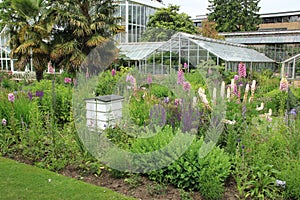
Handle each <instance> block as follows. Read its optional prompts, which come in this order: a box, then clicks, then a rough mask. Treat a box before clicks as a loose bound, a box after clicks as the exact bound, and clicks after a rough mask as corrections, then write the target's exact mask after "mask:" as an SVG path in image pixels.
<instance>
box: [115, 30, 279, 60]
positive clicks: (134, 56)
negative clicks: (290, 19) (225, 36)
mask: <svg viewBox="0 0 300 200" xmlns="http://www.w3.org/2000/svg"><path fill="white" fill-rule="evenodd" d="M183 40H184V41H185V42H184V41H183ZM190 42H191V43H194V44H195V45H197V46H199V47H200V48H202V49H205V50H207V51H208V52H210V53H211V54H214V55H215V56H217V57H219V58H221V59H222V60H224V61H227V62H274V60H272V59H270V58H268V57H266V56H265V55H264V54H262V53H259V52H257V51H255V50H253V49H250V48H247V46H245V45H242V44H235V43H230V42H227V41H223V40H215V39H211V38H206V37H202V36H197V35H191V34H187V33H181V32H180V33H176V34H175V35H173V36H172V37H171V39H170V40H169V41H166V42H154V43H153V42H148V43H128V44H120V45H119V48H120V51H121V53H124V54H125V55H126V57H128V58H129V59H130V60H143V59H144V58H146V57H147V56H150V55H151V54H153V53H154V52H155V51H170V50H171V51H172V52H179V49H180V50H182V49H185V50H186V49H188V44H189V43H190Z"/></svg>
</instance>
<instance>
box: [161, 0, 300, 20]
mask: <svg viewBox="0 0 300 200" xmlns="http://www.w3.org/2000/svg"><path fill="white" fill-rule="evenodd" d="M163 2H164V4H166V5H168V4H175V5H179V6H180V8H181V12H185V13H187V14H189V15H190V16H191V17H195V16H196V15H205V14H207V10H206V9H207V6H208V0H163ZM259 6H260V7H261V8H260V13H272V12H285V11H296V10H300V2H299V0H261V1H260V3H259Z"/></svg>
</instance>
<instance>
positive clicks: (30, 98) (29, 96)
mask: <svg viewBox="0 0 300 200" xmlns="http://www.w3.org/2000/svg"><path fill="white" fill-rule="evenodd" d="M32 96H33V95H32V93H31V92H28V98H29V100H30V101H31V100H32Z"/></svg>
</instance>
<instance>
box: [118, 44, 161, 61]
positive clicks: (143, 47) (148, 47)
mask: <svg viewBox="0 0 300 200" xmlns="http://www.w3.org/2000/svg"><path fill="white" fill-rule="evenodd" d="M164 43H165V42H139V43H124V44H120V45H119V46H118V47H119V49H120V54H121V55H122V54H123V55H125V56H126V57H127V58H129V60H143V59H144V58H146V57H147V56H149V55H151V54H152V53H153V52H154V51H156V50H157V49H158V48H159V47H160V46H162V45H163V44H164Z"/></svg>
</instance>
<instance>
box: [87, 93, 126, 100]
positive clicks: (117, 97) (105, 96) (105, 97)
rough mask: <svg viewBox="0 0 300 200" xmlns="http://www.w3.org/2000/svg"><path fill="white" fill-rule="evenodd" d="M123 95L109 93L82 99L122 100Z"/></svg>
mask: <svg viewBox="0 0 300 200" xmlns="http://www.w3.org/2000/svg"><path fill="white" fill-rule="evenodd" d="M123 99H124V97H123V96H119V95H115V94H110V95H104V96H98V97H92V98H86V99H84V100H85V101H88V100H97V101H102V102H111V101H118V100H123Z"/></svg>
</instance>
